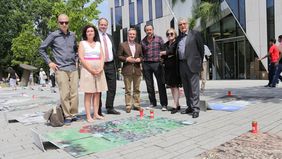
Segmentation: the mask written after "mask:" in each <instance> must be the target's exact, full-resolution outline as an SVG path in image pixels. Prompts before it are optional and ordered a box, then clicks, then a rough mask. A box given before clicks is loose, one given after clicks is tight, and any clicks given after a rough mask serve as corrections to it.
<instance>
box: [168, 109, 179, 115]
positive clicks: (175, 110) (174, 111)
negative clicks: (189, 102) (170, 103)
mask: <svg viewBox="0 0 282 159" xmlns="http://www.w3.org/2000/svg"><path fill="white" fill-rule="evenodd" d="M177 112H178V109H177V108H172V109H171V110H170V113H171V114H175V113H177Z"/></svg>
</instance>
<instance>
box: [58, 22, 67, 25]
mask: <svg viewBox="0 0 282 159" xmlns="http://www.w3.org/2000/svg"><path fill="white" fill-rule="evenodd" d="M59 23H60V24H61V25H64V24H65V25H68V24H69V22H59Z"/></svg>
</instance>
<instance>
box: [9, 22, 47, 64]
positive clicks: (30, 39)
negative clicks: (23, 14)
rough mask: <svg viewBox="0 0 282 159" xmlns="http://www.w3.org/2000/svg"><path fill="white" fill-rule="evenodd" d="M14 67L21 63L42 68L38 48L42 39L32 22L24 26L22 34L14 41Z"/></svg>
mask: <svg viewBox="0 0 282 159" xmlns="http://www.w3.org/2000/svg"><path fill="white" fill-rule="evenodd" d="M12 43H13V44H12V51H13V58H12V65H18V64H21V63H25V64H30V65H33V66H35V67H41V66H42V64H43V60H42V59H41V58H39V54H38V48H39V46H40V44H41V38H40V37H39V36H37V35H36V34H35V27H34V26H33V23H32V22H29V23H27V24H23V26H22V32H21V33H20V35H19V36H18V37H17V38H14V39H13V41H12Z"/></svg>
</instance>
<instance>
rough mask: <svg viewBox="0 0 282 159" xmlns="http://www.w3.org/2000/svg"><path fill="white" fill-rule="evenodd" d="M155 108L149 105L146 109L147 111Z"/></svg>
mask: <svg viewBox="0 0 282 159" xmlns="http://www.w3.org/2000/svg"><path fill="white" fill-rule="evenodd" d="M153 108H154V106H153V105H149V106H148V107H146V109H147V110H150V109H153Z"/></svg>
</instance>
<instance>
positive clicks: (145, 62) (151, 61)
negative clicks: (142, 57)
mask: <svg viewBox="0 0 282 159" xmlns="http://www.w3.org/2000/svg"><path fill="white" fill-rule="evenodd" d="M143 62H144V63H159V62H160V61H143Z"/></svg>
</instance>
